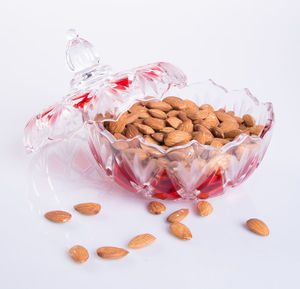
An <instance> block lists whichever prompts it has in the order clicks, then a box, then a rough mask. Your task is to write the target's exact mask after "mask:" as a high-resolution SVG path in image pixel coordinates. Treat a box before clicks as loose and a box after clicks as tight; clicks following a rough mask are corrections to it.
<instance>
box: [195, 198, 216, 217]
mask: <svg viewBox="0 0 300 289" xmlns="http://www.w3.org/2000/svg"><path fill="white" fill-rule="evenodd" d="M197 209H198V213H199V215H200V216H203V217H204V216H208V215H210V214H211V213H212V211H213V206H212V205H211V203H210V202H207V201H200V202H198V204H197Z"/></svg>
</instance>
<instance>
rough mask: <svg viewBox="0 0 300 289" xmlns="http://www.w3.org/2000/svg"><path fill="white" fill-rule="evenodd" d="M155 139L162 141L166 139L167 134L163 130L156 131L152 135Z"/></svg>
mask: <svg viewBox="0 0 300 289" xmlns="http://www.w3.org/2000/svg"><path fill="white" fill-rule="evenodd" d="M151 137H152V138H153V139H155V140H156V141H157V142H162V141H163V140H164V137H165V135H164V134H163V133H161V132H156V133H154V134H152V135H151Z"/></svg>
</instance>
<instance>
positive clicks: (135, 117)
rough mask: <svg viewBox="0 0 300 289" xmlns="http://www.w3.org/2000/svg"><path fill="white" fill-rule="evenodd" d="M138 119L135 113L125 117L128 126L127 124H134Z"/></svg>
mask: <svg viewBox="0 0 300 289" xmlns="http://www.w3.org/2000/svg"><path fill="white" fill-rule="evenodd" d="M138 118H139V116H138V115H137V114H135V113H131V114H129V115H128V116H127V119H126V124H129V123H133V122H135V121H136V120H137V119H138Z"/></svg>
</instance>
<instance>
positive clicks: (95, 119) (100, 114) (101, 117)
mask: <svg viewBox="0 0 300 289" xmlns="http://www.w3.org/2000/svg"><path fill="white" fill-rule="evenodd" d="M103 119H104V116H103V114H102V113H98V114H96V116H95V117H94V121H101V120H103Z"/></svg>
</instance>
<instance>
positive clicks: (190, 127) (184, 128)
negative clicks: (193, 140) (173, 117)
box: [178, 119, 194, 133]
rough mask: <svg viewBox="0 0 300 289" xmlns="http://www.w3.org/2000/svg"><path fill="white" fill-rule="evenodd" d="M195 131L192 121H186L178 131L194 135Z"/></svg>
mask: <svg viewBox="0 0 300 289" xmlns="http://www.w3.org/2000/svg"><path fill="white" fill-rule="evenodd" d="M193 129H194V126H193V123H192V121H191V120H190V119H188V120H185V121H184V122H183V123H182V124H181V125H180V126H179V127H178V130H182V131H186V132H188V133H192V132H193Z"/></svg>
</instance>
